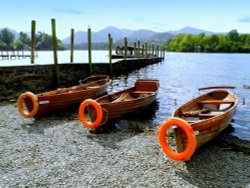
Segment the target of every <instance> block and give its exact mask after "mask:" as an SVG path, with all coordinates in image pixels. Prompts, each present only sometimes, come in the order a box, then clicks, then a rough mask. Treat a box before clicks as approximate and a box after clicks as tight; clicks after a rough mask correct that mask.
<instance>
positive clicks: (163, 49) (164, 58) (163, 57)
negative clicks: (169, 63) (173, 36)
mask: <svg viewBox="0 0 250 188" xmlns="http://www.w3.org/2000/svg"><path fill="white" fill-rule="evenodd" d="M162 53H163V58H164V59H165V48H164V47H163V51H162Z"/></svg>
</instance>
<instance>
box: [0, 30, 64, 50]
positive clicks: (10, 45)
mask: <svg viewBox="0 0 250 188" xmlns="http://www.w3.org/2000/svg"><path fill="white" fill-rule="evenodd" d="M57 42H58V44H57V46H58V50H65V49H66V47H65V46H64V44H63V43H62V41H61V40H59V39H58V40H57ZM30 48H31V39H30V37H29V36H28V35H27V34H26V33H23V32H20V33H19V37H18V38H17V39H16V40H15V35H14V34H13V33H12V32H10V31H9V30H8V29H7V28H6V29H3V30H1V31H0V50H30ZM36 50H52V37H51V35H48V34H46V33H42V32H38V34H37V35H36Z"/></svg>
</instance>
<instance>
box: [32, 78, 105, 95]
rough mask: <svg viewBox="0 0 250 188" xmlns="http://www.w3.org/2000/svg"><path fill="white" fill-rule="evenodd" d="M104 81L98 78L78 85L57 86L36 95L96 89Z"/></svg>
mask: <svg viewBox="0 0 250 188" xmlns="http://www.w3.org/2000/svg"><path fill="white" fill-rule="evenodd" d="M106 83H107V80H98V81H95V82H91V83H87V84H80V85H77V86H72V87H68V88H58V89H57V90H53V91H49V92H45V93H40V94H37V96H38V97H42V96H48V95H57V94H66V93H71V92H77V91H83V90H90V89H97V88H99V87H101V86H103V85H104V84H106Z"/></svg>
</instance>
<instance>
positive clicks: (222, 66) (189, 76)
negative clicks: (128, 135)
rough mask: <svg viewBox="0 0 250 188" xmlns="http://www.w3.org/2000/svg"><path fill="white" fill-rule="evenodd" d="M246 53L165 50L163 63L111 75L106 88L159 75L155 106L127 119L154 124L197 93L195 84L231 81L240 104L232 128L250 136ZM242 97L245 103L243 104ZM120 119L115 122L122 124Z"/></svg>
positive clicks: (114, 88)
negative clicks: (148, 111)
mask: <svg viewBox="0 0 250 188" xmlns="http://www.w3.org/2000/svg"><path fill="white" fill-rule="evenodd" d="M249 66H250V55H249V54H198V53H197V54H196V53H191V54H190V53H167V54H166V59H165V61H164V62H162V63H158V64H155V65H150V66H148V67H144V68H141V69H140V70H136V71H133V72H131V73H129V74H127V75H121V76H117V77H114V78H113V79H112V83H111V86H110V88H109V92H116V91H120V90H122V89H125V88H128V87H132V86H133V85H134V83H135V81H136V80H137V79H142V78H152V79H159V81H160V90H159V93H158V96H157V107H156V108H155V111H154V110H153V111H152V112H150V113H151V116H150V117H151V118H148V117H149V116H148V114H147V115H146V114H144V113H142V114H140V115H139V116H136V118H134V119H133V120H132V119H130V121H133V122H136V124H138V126H145V125H146V126H157V125H159V124H160V123H161V122H163V121H164V120H165V119H166V118H169V117H171V115H172V113H173V111H174V110H175V109H176V108H177V106H180V105H182V104H184V103H185V102H187V101H188V100H190V99H192V98H194V97H197V95H198V94H197V88H199V87H206V86H211V85H233V86H236V87H237V88H238V90H237V96H238V98H239V105H238V107H237V113H236V115H235V116H234V120H235V122H234V123H232V126H233V128H234V132H233V133H231V134H233V135H234V136H237V137H239V138H240V139H245V140H250V116H249V115H250V89H245V88H243V85H249V83H250V70H249ZM242 98H245V105H242ZM121 122H124V120H123V121H120V123H119V122H118V125H119V126H121Z"/></svg>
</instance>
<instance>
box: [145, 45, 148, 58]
mask: <svg viewBox="0 0 250 188" xmlns="http://www.w3.org/2000/svg"><path fill="white" fill-rule="evenodd" d="M145 55H146V58H148V43H146V42H145Z"/></svg>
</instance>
